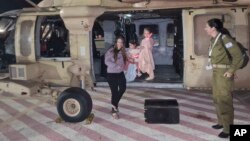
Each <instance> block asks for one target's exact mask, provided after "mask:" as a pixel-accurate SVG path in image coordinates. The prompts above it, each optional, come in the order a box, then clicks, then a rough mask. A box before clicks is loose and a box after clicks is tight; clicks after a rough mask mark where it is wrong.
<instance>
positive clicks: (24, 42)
mask: <svg viewBox="0 0 250 141" xmlns="http://www.w3.org/2000/svg"><path fill="white" fill-rule="evenodd" d="M32 26H33V22H32V21H23V22H22V23H21V35H22V38H21V41H20V48H21V49H20V51H21V54H22V55H23V56H29V55H30V54H31V42H32V41H31V40H32V39H30V32H31V27H32Z"/></svg>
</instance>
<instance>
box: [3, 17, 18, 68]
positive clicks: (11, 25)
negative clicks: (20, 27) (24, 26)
mask: <svg viewBox="0 0 250 141" xmlns="http://www.w3.org/2000/svg"><path fill="white" fill-rule="evenodd" d="M15 23H16V18H13V17H0V72H8V65H9V64H14V63H15V62H16V57H15V48H14V36H15Z"/></svg>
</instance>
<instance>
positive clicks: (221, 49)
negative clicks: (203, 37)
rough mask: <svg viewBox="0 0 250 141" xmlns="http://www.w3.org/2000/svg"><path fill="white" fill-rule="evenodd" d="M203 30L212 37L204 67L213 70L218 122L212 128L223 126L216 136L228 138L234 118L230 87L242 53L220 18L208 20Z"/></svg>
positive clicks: (214, 98) (241, 60) (240, 61)
mask: <svg viewBox="0 0 250 141" xmlns="http://www.w3.org/2000/svg"><path fill="white" fill-rule="evenodd" d="M205 31H206V32H207V34H208V35H209V36H210V37H212V38H211V41H210V47H209V58H208V65H207V66H206V69H207V70H209V69H212V71H213V80H212V86H213V101H214V105H215V109H216V114H217V119H218V123H217V124H216V125H213V126H212V128H214V129H221V128H223V131H222V132H221V133H220V134H219V135H218V136H219V137H220V138H228V136H229V127H230V124H233V119H234V108H233V100H232V94H231V89H232V84H233V79H234V73H235V71H236V70H237V69H239V68H240V66H241V64H242V62H243V59H242V53H241V51H240V49H239V47H238V45H237V42H236V41H235V40H234V39H232V38H231V37H230V36H229V35H227V34H225V32H224V31H225V29H224V28H223V23H222V22H221V20H219V19H210V20H208V22H207V24H206V27H205ZM223 33H224V34H223ZM227 51H228V54H227ZM229 54H230V56H231V57H230V56H229Z"/></svg>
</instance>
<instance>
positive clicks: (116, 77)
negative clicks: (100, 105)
mask: <svg viewBox="0 0 250 141" xmlns="http://www.w3.org/2000/svg"><path fill="white" fill-rule="evenodd" d="M107 81H108V84H109V87H110V89H111V94H112V96H111V104H112V105H113V106H115V107H116V108H118V103H119V101H120V100H121V98H122V95H123V93H124V92H125V91H126V78H125V75H124V73H123V72H121V73H107Z"/></svg>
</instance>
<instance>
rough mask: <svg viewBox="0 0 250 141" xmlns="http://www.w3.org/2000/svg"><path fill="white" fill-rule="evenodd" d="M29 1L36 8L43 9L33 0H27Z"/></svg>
mask: <svg viewBox="0 0 250 141" xmlns="http://www.w3.org/2000/svg"><path fill="white" fill-rule="evenodd" d="M25 1H26V2H27V3H29V4H30V5H32V6H33V7H35V8H36V9H41V8H40V7H39V6H37V5H36V4H35V3H34V2H33V1H31V0H25Z"/></svg>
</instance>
